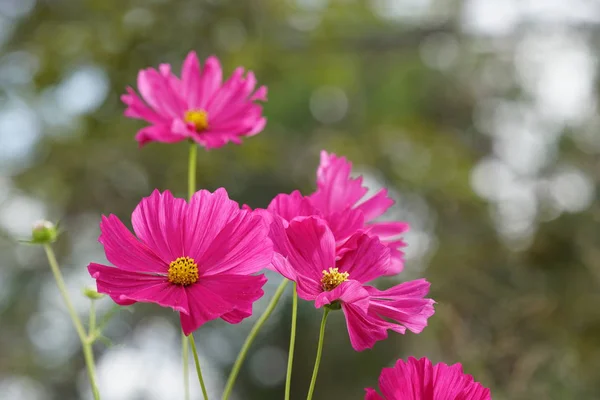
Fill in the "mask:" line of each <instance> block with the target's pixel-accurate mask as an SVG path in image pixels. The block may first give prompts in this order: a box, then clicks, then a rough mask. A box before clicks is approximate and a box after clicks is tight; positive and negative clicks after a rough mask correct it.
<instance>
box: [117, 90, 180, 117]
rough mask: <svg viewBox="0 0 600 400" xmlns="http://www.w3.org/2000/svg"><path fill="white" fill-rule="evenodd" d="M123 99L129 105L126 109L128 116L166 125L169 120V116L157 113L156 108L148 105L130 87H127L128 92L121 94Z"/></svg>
mask: <svg viewBox="0 0 600 400" xmlns="http://www.w3.org/2000/svg"><path fill="white" fill-rule="evenodd" d="M121 101H123V103H125V104H127V106H128V107H127V109H126V110H125V116H126V117H130V118H137V119H143V120H146V121H148V122H150V123H152V124H160V125H164V124H167V123H168V122H169V120H168V119H167V118H165V117H163V116H162V115H160V114H158V113H156V112H155V111H154V110H152V109H151V108H150V107H148V106H147V105H146V104H145V103H144V102H143V101H142V99H140V98H139V97H138V95H137V94H136V93H135V91H134V90H133V89H132V88H130V87H128V88H127V94H124V95H122V96H121Z"/></svg>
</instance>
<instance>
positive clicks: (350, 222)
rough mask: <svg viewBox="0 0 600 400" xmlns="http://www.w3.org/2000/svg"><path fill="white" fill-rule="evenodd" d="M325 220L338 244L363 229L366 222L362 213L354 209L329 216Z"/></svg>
mask: <svg viewBox="0 0 600 400" xmlns="http://www.w3.org/2000/svg"><path fill="white" fill-rule="evenodd" d="M324 219H325V220H327V223H328V225H329V228H330V229H331V231H332V232H333V235H334V236H335V239H336V242H341V241H343V240H345V239H346V238H347V237H348V236H350V235H352V234H353V233H355V232H356V231H358V230H359V229H361V228H362V227H363V225H364V221H365V218H364V216H363V213H362V211H360V210H352V209H347V210H344V211H342V212H335V213H332V214H329V215H327V216H325V217H324Z"/></svg>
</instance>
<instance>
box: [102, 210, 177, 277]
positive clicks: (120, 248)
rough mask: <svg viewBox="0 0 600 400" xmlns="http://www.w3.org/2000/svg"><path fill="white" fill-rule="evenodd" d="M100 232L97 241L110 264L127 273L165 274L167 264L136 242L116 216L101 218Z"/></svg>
mask: <svg viewBox="0 0 600 400" xmlns="http://www.w3.org/2000/svg"><path fill="white" fill-rule="evenodd" d="M100 232H101V234H100V237H99V238H98V241H99V242H100V243H102V244H103V245H104V252H105V253H106V258H107V259H108V261H110V262H111V263H112V264H114V265H116V266H117V267H119V268H121V269H124V270H127V271H134V272H155V273H165V274H166V272H167V270H168V264H166V263H165V262H164V261H163V260H161V259H160V258H159V257H158V256H157V255H156V254H155V253H154V252H153V251H152V250H151V249H150V248H148V247H147V246H146V245H145V244H144V243H141V242H140V241H139V240H137V239H136V238H135V237H134V236H133V235H132V234H131V232H129V230H127V228H126V227H125V225H123V223H122V222H121V221H120V220H119V218H117V217H116V216H114V215H109V216H108V217H104V216H103V217H102V222H100Z"/></svg>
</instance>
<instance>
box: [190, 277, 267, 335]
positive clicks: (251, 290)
mask: <svg viewBox="0 0 600 400" xmlns="http://www.w3.org/2000/svg"><path fill="white" fill-rule="evenodd" d="M266 281H267V280H266V278H265V277H264V275H259V276H252V275H231V274H222V275H215V276H207V277H201V278H200V279H199V280H198V282H196V283H195V284H192V285H190V286H187V287H186V292H187V294H188V298H189V307H190V312H189V315H186V314H184V313H181V314H180V319H181V327H182V329H183V332H184V333H185V334H186V335H189V334H190V333H192V332H193V331H195V330H196V329H198V328H199V327H200V326H202V325H203V324H204V323H206V322H208V321H211V320H213V319H216V318H220V317H223V316H225V318H229V319H234V320H235V318H236V317H240V316H241V315H242V314H248V313H250V315H251V310H252V303H253V302H254V301H256V300H258V299H259V298H260V297H262V295H263V294H264V292H263V290H262V286H263V285H264V284H265V282H266ZM236 310H237V312H236Z"/></svg>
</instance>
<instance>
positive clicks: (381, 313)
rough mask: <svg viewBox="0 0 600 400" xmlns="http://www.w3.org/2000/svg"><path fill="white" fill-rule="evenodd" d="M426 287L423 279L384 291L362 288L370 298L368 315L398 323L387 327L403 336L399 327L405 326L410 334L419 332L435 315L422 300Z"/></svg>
mask: <svg viewBox="0 0 600 400" xmlns="http://www.w3.org/2000/svg"><path fill="white" fill-rule="evenodd" d="M429 286H430V285H429V282H427V281H426V280H425V279H418V280H414V281H409V282H405V283H401V284H399V285H396V286H394V287H392V288H390V289H388V290H378V289H376V288H374V287H370V286H366V287H365V289H366V290H367V291H368V292H369V294H370V296H371V303H370V306H369V315H371V316H373V317H374V318H379V319H381V321H382V322H385V323H388V320H391V321H394V322H396V323H397V324H400V325H396V324H391V325H389V326H388V327H389V328H390V329H393V330H395V331H396V332H399V333H403V331H404V329H403V328H402V327H406V328H408V329H409V330H410V331H411V332H414V333H420V332H421V331H422V330H423V329H424V328H425V327H426V326H427V320H428V319H429V317H431V316H432V315H433V314H434V312H435V310H434V308H433V304H434V303H435V302H434V301H433V300H432V299H427V298H424V296H426V295H427V293H428V292H429ZM383 318H386V320H384V319H383Z"/></svg>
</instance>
